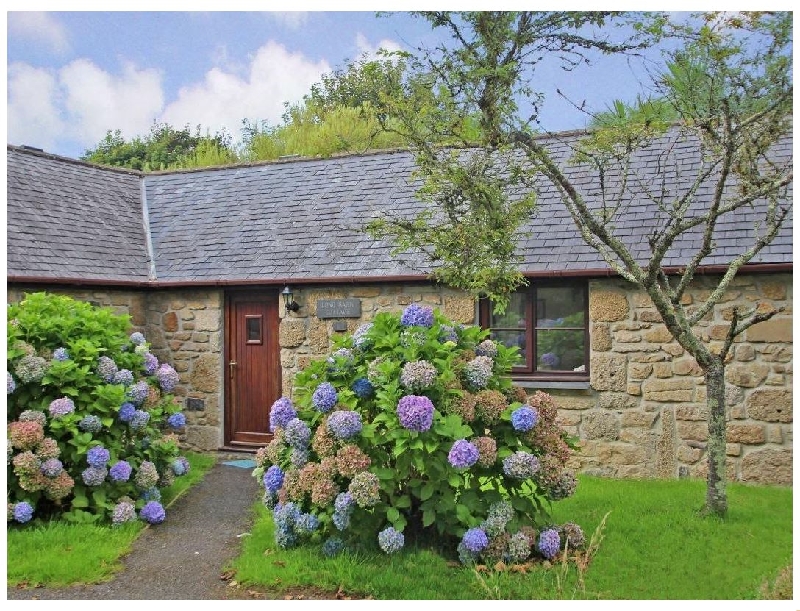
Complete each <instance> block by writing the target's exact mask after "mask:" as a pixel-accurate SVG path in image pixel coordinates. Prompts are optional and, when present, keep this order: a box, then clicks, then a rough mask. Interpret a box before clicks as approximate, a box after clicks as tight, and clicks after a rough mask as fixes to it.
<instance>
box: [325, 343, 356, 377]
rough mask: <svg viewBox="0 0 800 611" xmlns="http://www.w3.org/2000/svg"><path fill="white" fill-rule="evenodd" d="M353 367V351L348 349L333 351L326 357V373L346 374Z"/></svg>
mask: <svg viewBox="0 0 800 611" xmlns="http://www.w3.org/2000/svg"><path fill="white" fill-rule="evenodd" d="M352 365H353V351H352V350H350V349H349V348H339V349H338V350H334V351H333V352H332V353H331V355H330V356H329V357H328V371H329V372H330V373H332V374H337V373H343V372H346V371H347V370H348V369H349V368H350V367H351V366H352Z"/></svg>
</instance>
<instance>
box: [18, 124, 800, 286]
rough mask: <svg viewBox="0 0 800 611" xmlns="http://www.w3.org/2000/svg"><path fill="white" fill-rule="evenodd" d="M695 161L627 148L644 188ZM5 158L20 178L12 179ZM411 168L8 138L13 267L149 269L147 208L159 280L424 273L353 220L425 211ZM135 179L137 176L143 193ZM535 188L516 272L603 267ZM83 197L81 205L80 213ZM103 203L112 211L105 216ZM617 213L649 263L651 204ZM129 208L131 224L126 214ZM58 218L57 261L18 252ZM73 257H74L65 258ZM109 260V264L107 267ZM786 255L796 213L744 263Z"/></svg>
mask: <svg viewBox="0 0 800 611" xmlns="http://www.w3.org/2000/svg"><path fill="white" fill-rule="evenodd" d="M574 137H576V135H575V134H573V135H566V137H565V140H564V141H563V142H556V141H551V142H550V143H549V144H548V146H550V147H551V150H552V151H554V154H555V156H556V158H557V159H558V160H560V161H565V160H566V159H567V158H568V156H569V155H570V154H571V151H570V148H569V142H570V139H571V138H574ZM665 151H670V153H669V155H666V156H665ZM791 156H792V142H791V139H789V140H788V141H787V142H786V143H785V144H784V145H782V146H781V147H779V148H778V150H777V151H776V159H778V160H787V159H788V160H791ZM698 163H699V160H698V159H697V153H696V149H695V148H694V147H692V146H691V144H680V145H678V146H675V147H672V146H671V143H670V142H669V140H668V139H665V140H664V141H662V142H660V143H659V144H658V145H656V146H655V147H653V148H651V149H650V150H648V151H643V152H641V153H640V154H639V155H638V156H637V157H636V158H635V160H634V162H633V165H632V170H633V172H632V176H633V180H634V182H635V181H641V184H636V185H635V189H638V188H639V187H641V186H644V187H646V189H648V190H650V191H651V192H658V193H660V194H662V195H664V196H665V197H666V201H669V199H670V198H671V197H674V196H675V195H676V194H678V193H680V192H681V191H682V190H684V189H686V188H687V185H688V184H689V181H690V179H691V177H692V176H693V174H694V173H696V171H697V167H698ZM12 166H14V172H13V173H14V175H15V177H16V178H15V180H14V182H13V184H12V181H11V175H12V171H11V168H12ZM56 166H60V168H61V169H58V167H56ZM656 167H661V168H666V170H667V171H666V173H665V175H666V176H667V179H666V180H665V181H664V183H663V184H662V183H658V184H657V183H655V181H654V178H653V177H654V174H653V172H654V168H656ZM412 171H413V158H412V156H411V155H410V154H409V153H407V152H399V151H392V152H377V153H370V154H365V155H350V156H341V157H334V158H329V159H303V160H292V161H280V162H271V163H261V164H253V165H241V166H233V167H228V168H217V169H204V170H192V171H181V172H166V173H157V174H147V175H139V176H136V175H135V173H125V172H118V171H112V170H108V169H100V168H96V167H92V166H88V165H86V164H80V163H76V162H70V161H67V160H57V159H53V158H52V156H42V155H36V154H33V153H30V152H25V151H21V150H19V149H16V148H12V147H9V186H8V190H9V272H8V273H9V276H12V275H14V273H16V274H19V275H27V276H30V275H41V274H43V273H47V274H51V275H53V276H57V275H63V276H65V277H73V276H72V275H70V274H77V275H80V274H81V273H83V274H86V275H88V276H91V277H95V274H97V273H99V272H103V273H105V274H106V275H107V276H106V277H108V278H111V277H112V276H111V275H110V274H112V273H113V274H116V276H114V277H115V278H121V277H125V278H128V279H131V280H140V279H146V278H147V276H148V261H147V241H146V237H145V236H144V235H143V234H142V232H141V226H142V220H141V214H142V205H144V210H146V211H147V212H148V214H147V221H148V223H149V230H150V234H149V235H150V243H151V245H152V253H153V259H154V264H155V265H154V267H155V277H156V278H157V280H158V282H162V283H179V282H198V283H216V282H228V283H236V282H237V281H241V282H257V281H264V282H270V281H286V280H298V281H299V280H302V279H306V280H311V279H321V278H327V279H337V278H338V279H342V280H345V279H346V280H355V279H358V278H372V279H375V278H378V277H390V276H416V275H422V274H424V273H426V272H427V271H429V269H428V267H427V266H426V263H425V261H424V259H423V258H422V257H420V256H418V255H417V256H415V255H413V254H407V255H405V256H404V257H401V258H400V260H398V258H397V257H393V256H392V254H391V247H390V245H389V244H386V243H381V242H374V241H372V240H371V239H370V238H369V237H368V236H366V235H365V234H364V233H362V232H360V231H359V230H358V227H359V226H360V225H361V224H363V223H364V222H366V221H368V220H369V219H371V218H374V217H376V216H380V215H386V214H397V213H401V214H412V213H413V212H415V211H417V210H419V209H420V206H421V205H422V204H420V202H419V201H418V200H417V199H416V198H415V196H414V193H415V191H416V189H417V188H418V186H419V184H418V183H416V182H414V180H413V179H412V177H411V174H412ZM567 173H568V175H569V176H570V178H571V180H573V181H574V182H575V183H576V184H579V185H581V186H582V187H583V188H584V190H585V192H587V193H589V194H591V197H590V198H589V201H590V205H592V206H594V207H597V206H600V205H602V203H601V198H600V197H599V189H598V184H599V181H598V179H597V176H596V174H594V173H593V172H590V171H589V170H588V169H587V168H586V167H585V166H570V167H569V169H568V171H567ZM608 179H609V180H608V182H609V183H611V184H612V185H613V184H614V182H615V181H616V182H617V184H618V180H619V177H614V176H610V177H608ZM139 181H141V182H142V184H143V188H142V190H141V196H142V197H141V199H140V192H139V186H138V182H139ZM70 189H72V190H74V193H71V192H70ZM537 190H538V192H539V207H538V212H537V214H536V216H535V218H533V219H532V221H531V223H530V224H529V226H528V227H527V228H525V231H526V232H527V233H528V235H527V236H524V237H522V238H521V240H520V253H521V254H522V256H523V263H522V265H521V269H522V271H523V272H525V273H528V274H531V275H538V274H542V275H550V274H552V275H559V274H562V273H572V274H581V273H586V274H595V273H600V272H602V271H603V270H607V269H608V265H607V264H606V262H605V261H603V260H602V258H601V257H600V255H599V254H598V253H597V252H596V251H594V250H593V249H592V248H591V247H589V246H588V245H586V244H585V243H584V242H583V240H582V239H581V237H580V235H579V234H578V232H577V231H576V229H575V228H574V225H573V223H572V220H571V218H570V217H569V215H568V213H567V211H566V209H565V208H564V206H563V205H562V204H561V202H560V200H559V198H558V194H557V192H556V190H555V188H554V187H553V186H552V185H551V184H549V182H547V181H545V180H542V181H541V182H540V184H539V188H538V189H537ZM611 191H612V192H613V188H612V189H611ZM12 194H13V197H12ZM699 194H700V198H699V199H700V203H699V204H698V207H702V201H703V197H707V196H708V195H709V193H708V187H704V188H701V189H700V191H699ZM790 198H791V194H790ZM28 199H32V200H33V202H34V210H33V212H32V213H31V214H28V215H27V216H25V215H24V214H23V212H17V210H18V209H20V210H24V209H25V208H26V206H27V203H26V202H27V200H28ZM70 202H72V204H70ZM79 202H82V203H83V206H81V207H80V211H79V212H76V204H77V203H79ZM65 204H66V205H65ZM12 208H13V216H12ZM756 208H757V207H756ZM110 210H115V211H116V212H117V215H116V216H110V215H109V211H110ZM619 212H620V213H619V214H618V216H617V218H616V221H615V231H616V234H617V235H619V236H621V237H622V238H623V239H624V240H625V241H626V242H627V243H628V244H629V245H630V246H631V248H632V249H633V250H634V252H635V253H636V255H637V258H638V259H639V260H640V261H641V262H642V263H643V264H644V263H645V262H646V261H647V259H648V258H649V249H648V245H647V239H646V238H647V235H648V233H649V232H650V231H651V230H652V229H653V228H654V227H655V226H656V224H657V222H658V218H659V211H658V206H657V205H656V204H654V203H653V202H652V201H647V200H645V199H642V198H639V199H628V200H626V201H623V202H622V204H621V208H620V210H619ZM756 213H757V209H756V210H753V211H750V212H747V213H744V212H739V213H737V214H736V215H731V216H730V218H726V219H723V220H722V221H721V222H720V223H719V225H718V227H717V231H716V232H715V250H714V252H713V253H712V255H711V256H709V257H707V258H706V259H705V260H704V261H703V263H704V265H724V264H727V262H728V261H729V260H730V259H731V257H732V256H733V255H736V254H739V253H740V252H741V250H742V248H743V247H744V246H746V245H749V244H751V243H752V236H753V233H754V231H758V229H757V228H756V227H755V225H754V223H755V220H756V219H757V218H758V215H757V214H756ZM137 214H138V215H140V216H139V223H138V225H137V224H136V221H135V219H134V217H135V216H136V215H137ZM54 215H55V216H58V215H67V216H68V217H69V218H71V219H72V221H71V222H72V231H71V234H73V235H74V236H75V240H74V242H73V243H71V244H72V246H71V250H69V251H67V250H63V249H62V250H61V252H60V254H59V255H58V256H56V257H55V258H53V257H50V258H47V257H42V256H39V254H38V253H39V251H38V250H37V249H36V248H28V249H27V250H25V248H24V247H23V244H21V240H20V235H18V234H22V235H28V236H30V234H31V233H32V231H31V230H29V229H26V228H27V227H34V228H35V230H34V231H33V233H37V234H38V233H39V232H42V233H41V235H42V236H44V237H45V238H46V240H45V241H46V242H50V241H51V240H52V238H54V237H56V236H55V235H52V233H53V231H54V225H55V223H56V222H57V221H55V220H54ZM70 215H71V216H70ZM12 218H13V220H14V222H13V223H12ZM96 219H98V220H96ZM104 219H108V220H109V222H104ZM112 219H113V222H111V220H112ZM20 220H22V222H20ZM123 220H125V223H124V225H125V226H126V228H125V229H124V230H125V231H127V232H128V233H127V234H126V236H124V237H123V236H122V235H120V233H119V232H121V231H123V228H122V225H123V223H122V221H123ZM82 226H83V227H84V228H83V229H81V227H82ZM698 231H699V230H698ZM56 233H57V234H58V235H60V234H61V232H60V231H58V232H56ZM12 235H14V236H15V237H14V241H13V248H12V240H11V236H12ZM698 235H699V234H698V233H697V232H696V233H695V234H694V235H687V236H682V237H681V239H680V240H679V241H677V242H676V243H675V244H674V247H673V249H672V250H671V251H670V253H669V254H668V256H667V258H666V259H665V261H664V264H665V265H667V266H680V265H683V264H685V263H686V261H687V259H688V257H689V256H691V254H693V253H694V252H695V244H696V240H697V237H698ZM123 238H127V239H124V242H125V243H124V245H123V247H122V248H121V249H120V250H118V251H116V253H115V257H116V258H114V259H113V260H112V259H109V256H110V253H108V252H107V250H104V249H103V248H101V246H100V245H106V244H116V243H118V242H120V240H122V239H123ZM22 242H24V239H23V240H22ZM40 242H41V240H40ZM12 250H13V251H14V254H15V263H14V266H13V267H12V265H11V253H12ZM21 255H22V256H21ZM70 257H73V258H74V261H73V260H67V259H68V258H70ZM111 262H113V263H114V265H113V266H110V265H109V263H111ZM791 262H792V220H791V213H790V217H789V218H788V219H787V222H786V224H785V226H784V227H783V229H782V230H781V233H780V234H779V235H778V237H777V238H776V239H775V240H774V242H773V243H772V244H771V245H769V246H768V247H767V248H766V249H764V250H763V251H762V253H760V255H759V256H758V257H757V258H756V259H754V260H753V261H752V263H791ZM26 266H27V268H26ZM112 268H113V269H112ZM23 271H24V273H23ZM12 272H13V273H12ZM97 277H100V276H97Z"/></svg>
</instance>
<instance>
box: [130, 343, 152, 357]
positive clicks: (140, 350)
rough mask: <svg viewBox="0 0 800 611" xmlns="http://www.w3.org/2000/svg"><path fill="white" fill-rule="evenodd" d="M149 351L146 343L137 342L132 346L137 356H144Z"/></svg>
mask: <svg viewBox="0 0 800 611" xmlns="http://www.w3.org/2000/svg"><path fill="white" fill-rule="evenodd" d="M149 351H150V348H148V347H147V344H139V345H137V346H134V347H133V352H134V354H138V355H139V356H144V355H145V354H147V353H148V352H149Z"/></svg>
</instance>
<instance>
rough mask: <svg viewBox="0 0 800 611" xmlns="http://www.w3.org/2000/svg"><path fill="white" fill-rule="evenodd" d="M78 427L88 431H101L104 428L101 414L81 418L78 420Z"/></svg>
mask: <svg viewBox="0 0 800 611" xmlns="http://www.w3.org/2000/svg"><path fill="white" fill-rule="evenodd" d="M78 428H79V429H80V430H82V431H85V432H87V433H99V432H100V431H101V430H102V428H103V423H102V421H101V420H100V417H99V416H95V415H94V414H89V415H88V416H84V417H83V418H81V420H80V422H78Z"/></svg>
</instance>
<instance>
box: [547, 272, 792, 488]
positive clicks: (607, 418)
mask: <svg viewBox="0 0 800 611" xmlns="http://www.w3.org/2000/svg"><path fill="white" fill-rule="evenodd" d="M712 287H713V281H712V279H709V278H699V279H698V280H697V281H696V283H695V285H694V287H693V288H692V290H690V291H689V293H688V294H687V295H686V296H685V298H684V303H685V305H687V306H689V307H690V308H691V307H692V305H694V304H699V303H700V302H701V301H702V300H703V299H705V298H706V297H707V296H708V295H709V292H710V290H711V289H712ZM734 307H739V308H740V309H742V310H745V309H752V308H754V307H757V308H760V309H777V308H780V307H783V308H785V309H784V310H783V311H782V312H780V313H779V314H777V315H776V316H775V317H773V318H772V319H770V320H769V321H767V322H763V323H760V324H758V325H755V326H753V327H751V328H750V329H748V330H747V331H746V332H745V333H744V335H743V336H741V337H739V338H738V340H737V341H736V342H735V345H734V348H733V350H732V351H731V353H730V357H729V359H728V361H727V364H726V374H725V379H726V383H727V384H726V386H727V393H726V396H727V403H728V405H727V414H728V426H727V442H728V443H727V455H728V461H727V475H728V477H729V478H730V480H738V481H743V482H757V483H767V484H781V485H790V484H792V277H791V275H790V274H782V275H770V276H756V275H752V276H740V277H739V278H737V279H735V280H734V282H733V285H732V286H731V288H730V290H729V291H728V292H727V293H726V294H725V296H724V298H723V300H722V301H721V303H719V304H718V305H717V306H716V307H715V308H714V310H713V311H712V312H711V313H709V315H708V316H706V317H705V318H704V319H703V320H702V321H701V322H700V323H699V324H698V325H697V327H696V329H697V332H699V333H700V336H701V338H702V339H703V341H705V342H706V343H708V344H709V346H710V347H711V349H712V350H714V349H715V348H716V349H719V348H720V347H721V346H722V342H723V340H724V338H725V337H726V333H727V330H728V327H729V325H730V320H731V315H732V311H733V308H734ZM589 316H590V321H591V329H590V333H591V361H590V372H591V389H589V390H587V391H585V392H574V391H573V392H571V393H569V394H565V393H559V392H558V391H553V394H556V395H558V397H557V399H558V401H559V403H560V407H561V410H560V416H561V421H562V424H563V425H564V426H566V427H567V429H568V430H570V432H571V433H573V434H575V435H577V436H578V437H580V439H581V452H580V453H578V454H577V455H576V457H575V458H574V460H573V462H574V466H575V467H576V468H578V469H580V470H581V471H584V472H588V473H594V474H598V475H605V476H619V477H667V478H671V477H681V476H688V477H698V478H704V477H705V476H706V460H705V459H706V451H705V450H706V442H707V441H708V427H707V416H708V410H707V407H706V385H705V380H704V377H703V374H702V371H701V370H700V368H699V367H698V365H697V363H696V362H695V360H694V359H693V358H692V357H690V356H689V355H688V354H686V353H685V351H684V350H683V348H681V346H679V345H678V343H677V342H676V341H675V340H673V339H672V337H671V336H670V334H669V332H668V331H667V329H666V327H665V326H664V324H663V322H662V321H661V317H660V316H659V314H658V312H657V311H656V310H655V307H653V304H652V302H651V301H650V299H649V297H647V295H646V294H643V293H640V292H634V291H631V290H630V288H629V286H628V285H627V284H626V283H625V282H623V281H619V280H597V281H592V282H591V283H590V297H589Z"/></svg>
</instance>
